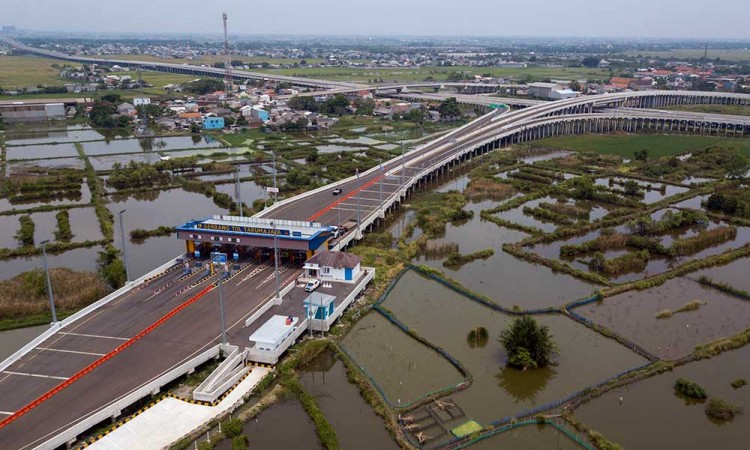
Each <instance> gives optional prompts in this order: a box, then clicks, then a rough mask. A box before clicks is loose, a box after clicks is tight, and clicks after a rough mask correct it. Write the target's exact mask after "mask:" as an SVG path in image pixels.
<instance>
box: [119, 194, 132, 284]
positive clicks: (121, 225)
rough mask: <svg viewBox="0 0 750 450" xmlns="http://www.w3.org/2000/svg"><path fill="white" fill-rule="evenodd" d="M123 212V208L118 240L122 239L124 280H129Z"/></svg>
mask: <svg viewBox="0 0 750 450" xmlns="http://www.w3.org/2000/svg"><path fill="white" fill-rule="evenodd" d="M124 213H125V210H124V209H123V210H122V211H120V214H119V216H120V241H122V257H123V258H124V259H125V282H126V283H127V282H129V281H130V271H128V246H127V242H126V241H125V223H124V222H123V221H122V215H123V214H124Z"/></svg>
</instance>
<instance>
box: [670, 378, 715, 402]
mask: <svg viewBox="0 0 750 450" xmlns="http://www.w3.org/2000/svg"><path fill="white" fill-rule="evenodd" d="M674 390H675V391H677V392H679V393H680V394H682V395H684V396H686V397H690V398H697V399H703V398H706V397H707V395H706V391H704V390H703V388H702V387H701V386H700V385H699V384H698V383H695V382H692V381H690V380H686V379H685V378H678V379H677V380H676V381H675V382H674Z"/></svg>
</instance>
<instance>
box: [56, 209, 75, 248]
mask: <svg viewBox="0 0 750 450" xmlns="http://www.w3.org/2000/svg"><path fill="white" fill-rule="evenodd" d="M55 218H56V219H57V230H55V239H57V240H58V241H63V242H70V240H71V239H73V231H72V230H71V229H70V214H69V213H68V211H67V210H63V211H60V212H58V213H57V214H56V215H55Z"/></svg>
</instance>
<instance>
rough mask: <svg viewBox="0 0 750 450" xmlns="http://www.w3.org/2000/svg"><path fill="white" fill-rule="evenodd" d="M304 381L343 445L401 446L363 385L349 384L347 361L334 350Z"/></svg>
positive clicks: (307, 370) (379, 449)
mask: <svg viewBox="0 0 750 450" xmlns="http://www.w3.org/2000/svg"><path fill="white" fill-rule="evenodd" d="M300 381H301V382H302V385H303V386H304V387H305V389H306V390H307V392H309V393H310V394H311V395H312V396H313V397H315V400H316V401H317V402H318V405H319V406H320V409H321V410H322V411H323V414H325V416H326V419H328V422H330V424H331V426H333V429H334V430H335V431H336V435H337V436H338V441H339V446H340V447H341V448H347V449H348V448H351V449H361V450H390V449H393V450H397V449H398V448H399V446H398V445H397V444H396V442H395V441H394V440H393V438H392V437H391V435H390V434H389V433H388V431H387V430H386V428H385V424H384V423H383V420H382V419H381V418H380V417H379V416H377V415H376V414H375V412H374V411H373V410H372V408H371V407H370V405H368V404H367V403H366V402H365V401H364V400H363V399H362V396H361V395H360V394H359V388H357V386H355V385H354V384H351V383H349V381H348V380H347V376H346V368H345V367H344V363H342V362H341V361H339V360H338V359H337V358H336V357H335V355H334V354H333V353H332V352H330V351H326V352H323V353H322V354H321V355H320V356H318V357H317V358H316V359H314V360H313V361H312V363H310V364H309V365H308V366H306V367H304V368H303V369H302V372H301V374H300ZM251 441H252V438H251ZM273 448H283V447H278V446H275V447H273Z"/></svg>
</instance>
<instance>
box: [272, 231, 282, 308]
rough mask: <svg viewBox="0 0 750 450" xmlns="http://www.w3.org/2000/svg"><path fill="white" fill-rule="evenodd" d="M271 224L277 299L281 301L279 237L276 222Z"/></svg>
mask: <svg viewBox="0 0 750 450" xmlns="http://www.w3.org/2000/svg"><path fill="white" fill-rule="evenodd" d="M271 226H272V227H273V264H274V273H275V277H276V301H281V296H280V295H279V244H278V239H279V237H278V235H277V234H276V223H275V222H271Z"/></svg>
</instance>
